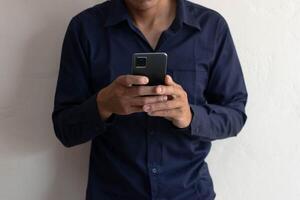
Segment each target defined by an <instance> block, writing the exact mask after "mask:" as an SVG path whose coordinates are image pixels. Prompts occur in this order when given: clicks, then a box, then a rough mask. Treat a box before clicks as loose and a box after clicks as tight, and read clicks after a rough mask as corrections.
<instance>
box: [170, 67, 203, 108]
mask: <svg viewBox="0 0 300 200" xmlns="http://www.w3.org/2000/svg"><path fill="white" fill-rule="evenodd" d="M169 70H170V71H171V75H172V78H173V80H174V81H175V82H177V83H178V84H180V85H181V86H182V87H183V89H184V90H185V91H186V93H187V95H188V100H189V103H192V104H199V103H203V102H205V99H204V95H203V94H204V90H205V88H206V84H207V79H208V77H207V76H208V73H207V71H206V69H205V68H202V67H198V66H194V65H174V66H172V68H171V69H169Z"/></svg>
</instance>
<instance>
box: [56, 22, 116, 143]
mask: <svg viewBox="0 0 300 200" xmlns="http://www.w3.org/2000/svg"><path fill="white" fill-rule="evenodd" d="M84 39H85V38H84V37H82V34H81V30H80V24H79V21H77V19H76V18H73V19H72V20H71V22H70V24H69V26H68V28H67V31H66V34H65V38H64V42H63V47H62V53H61V62H60V69H59V75H58V80H57V86H56V93H55V100H54V110H53V112H52V121H53V126H54V131H55V134H56V136H57V138H58V139H59V140H60V141H61V142H62V144H63V145H65V146H66V147H71V146H74V145H78V144H81V143H84V142H87V141H89V140H92V139H93V138H95V137H96V136H98V135H99V134H103V133H104V132H105V130H106V128H107V127H108V126H109V125H111V124H112V122H113V119H114V114H112V115H111V116H110V117H109V118H108V119H107V120H105V121H104V120H102V118H101V116H100V114H99V112H100V111H99V110H101V108H100V107H99V104H98V103H97V93H96V94H93V92H92V89H91V88H92V87H91V77H90V68H89V62H88V58H87V55H86V51H85V46H84V44H86V43H85V41H84Z"/></svg>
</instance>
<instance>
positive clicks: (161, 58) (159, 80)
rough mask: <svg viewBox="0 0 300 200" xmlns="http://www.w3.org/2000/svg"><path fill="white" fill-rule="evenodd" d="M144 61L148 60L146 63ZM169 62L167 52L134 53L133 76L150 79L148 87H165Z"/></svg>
mask: <svg viewBox="0 0 300 200" xmlns="http://www.w3.org/2000/svg"><path fill="white" fill-rule="evenodd" d="M144 60H146V62H145V63H144V62H143V61H144ZM167 60H168V55H167V54H166V53H165V52H154V53H134V54H133V56H132V74H133V75H143V76H147V77H148V78H149V82H148V84H147V85H149V86H154V85H164V84H165V76H166V72H167ZM139 61H141V62H139Z"/></svg>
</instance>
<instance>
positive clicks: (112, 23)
mask: <svg viewBox="0 0 300 200" xmlns="http://www.w3.org/2000/svg"><path fill="white" fill-rule="evenodd" d="M160 51H162V52H166V53H167V54H168V68H167V73H168V74H170V75H171V76H172V77H173V79H174V80H175V82H177V83H179V84H181V85H182V87H183V88H184V90H185V91H186V92H187V94H188V100H189V104H190V108H191V111H192V114H193V118H192V122H191V124H190V125H189V126H188V127H187V128H177V127H175V126H174V125H173V124H172V123H171V122H170V121H168V120H167V119H165V118H163V117H153V116H149V115H147V114H146V113H145V112H138V113H133V114H130V115H117V114H113V115H111V116H110V117H109V119H107V120H106V121H103V120H102V119H101V118H100V115H99V113H98V109H97V103H96V94H97V92H98V91H99V90H101V89H102V88H104V87H106V86H107V85H109V84H110V83H111V82H112V81H113V80H114V79H116V78H117V77H118V76H120V75H122V74H130V71H131V59H132V54H133V53H135V52H160ZM246 102H247V91H246V86H245V82H244V78H243V73H242V69H241V66H240V62H239V59H238V56H237V52H236V50H235V47H234V43H233V40H232V37H231V34H230V31H229V28H228V24H227V23H226V21H225V20H224V18H223V17H222V16H221V15H220V14H218V13H217V12H216V11H213V10H211V9H208V8H205V7H203V6H200V5H197V4H194V3H191V2H189V1H185V0H177V10H176V18H175V20H174V21H173V23H172V24H171V26H170V27H169V28H168V29H167V30H165V31H164V32H163V33H162V35H161V37H160V39H159V42H158V44H157V46H156V48H155V49H153V48H152V47H151V46H150V45H149V43H148V42H147V40H146V39H145V37H144V35H143V34H142V32H141V31H140V30H139V29H138V28H137V27H136V26H135V25H134V24H133V22H132V18H131V17H130V15H129V14H128V10H127V8H126V5H125V3H124V2H123V1H121V0H112V1H107V2H104V3H101V4H98V5H96V6H94V7H91V8H88V9H86V10H84V11H82V12H81V13H79V14H77V15H76V16H74V17H73V18H72V19H71V21H70V23H69V26H68V28H67V31H66V34H65V38H64V42H63V47H62V54H61V63H60V69H59V76H58V81H57V87H56V94H55V102H54V110H53V113H52V120H53V125H54V130H55V134H56V136H57V138H58V139H59V140H60V141H61V142H62V144H64V145H65V146H66V147H72V146H75V145H79V144H82V143H85V142H88V141H92V144H91V154H90V165H89V166H90V167H89V178H88V186H87V193H86V199H88V200H96V199H101V200H106V199H108V200H114V199H122V200H132V199H156V200H159V199H160V200H162V199H165V200H166V199H168V200H187V199H188V200H196V199H197V200H211V199H214V197H215V196H216V193H215V191H214V186H213V182H212V179H211V176H210V173H209V170H208V167H207V163H206V162H205V158H206V156H207V154H208V153H209V151H210V148H211V142H212V141H214V140H219V139H224V138H228V137H232V136H236V135H237V134H238V133H239V132H240V130H241V129H242V127H243V126H244V124H245V122H246V119H247V116H246V114H245V106H246ZM99 109H101V108H99Z"/></svg>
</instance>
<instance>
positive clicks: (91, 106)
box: [84, 93, 115, 134]
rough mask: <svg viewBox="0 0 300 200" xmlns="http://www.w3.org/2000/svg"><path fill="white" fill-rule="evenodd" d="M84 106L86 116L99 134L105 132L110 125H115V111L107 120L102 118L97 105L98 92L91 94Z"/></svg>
mask: <svg viewBox="0 0 300 200" xmlns="http://www.w3.org/2000/svg"><path fill="white" fill-rule="evenodd" d="M84 106H85V109H84V110H85V113H84V118H85V119H86V120H87V121H89V123H91V124H92V125H93V126H94V127H95V130H96V132H97V133H98V134H102V133H104V132H105V131H106V129H107V128H108V127H109V126H111V125H113V123H114V121H115V114H114V113H113V114H112V115H111V116H109V118H107V119H106V120H103V119H102V118H101V116H100V114H99V111H98V105H97V93H96V94H94V95H93V96H91V97H90V98H89V99H88V100H87V101H86V102H85V103H84ZM100 109H101V108H100Z"/></svg>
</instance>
